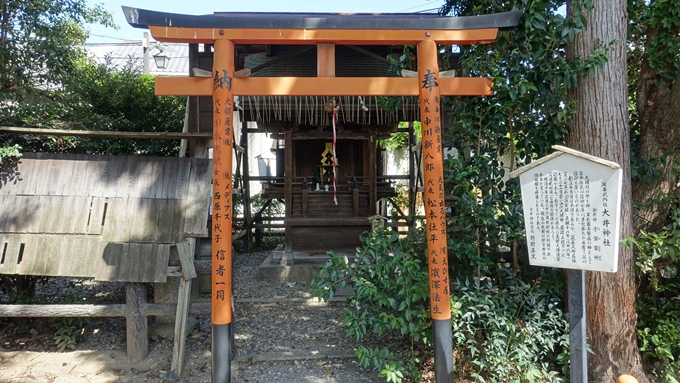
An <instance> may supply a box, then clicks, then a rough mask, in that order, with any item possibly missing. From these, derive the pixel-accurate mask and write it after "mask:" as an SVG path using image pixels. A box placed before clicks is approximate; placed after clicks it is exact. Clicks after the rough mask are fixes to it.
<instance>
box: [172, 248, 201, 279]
mask: <svg viewBox="0 0 680 383" xmlns="http://www.w3.org/2000/svg"><path fill="white" fill-rule="evenodd" d="M195 243H196V240H195V239H193V238H192V239H191V241H190V240H186V241H182V242H178V243H177V245H176V246H177V253H178V254H179V260H180V262H181V264H182V278H183V279H184V280H190V279H192V278H196V270H195V269H194V252H193V250H194V246H195Z"/></svg>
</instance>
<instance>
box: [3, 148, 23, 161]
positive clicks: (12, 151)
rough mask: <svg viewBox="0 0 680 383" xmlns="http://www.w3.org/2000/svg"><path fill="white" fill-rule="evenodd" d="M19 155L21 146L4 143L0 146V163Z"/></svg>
mask: <svg viewBox="0 0 680 383" xmlns="http://www.w3.org/2000/svg"><path fill="white" fill-rule="evenodd" d="M19 157H21V146H19V145H16V144H15V145H8V144H4V145H3V146H0V165H2V164H3V163H4V162H5V161H6V160H9V159H13V158H19Z"/></svg>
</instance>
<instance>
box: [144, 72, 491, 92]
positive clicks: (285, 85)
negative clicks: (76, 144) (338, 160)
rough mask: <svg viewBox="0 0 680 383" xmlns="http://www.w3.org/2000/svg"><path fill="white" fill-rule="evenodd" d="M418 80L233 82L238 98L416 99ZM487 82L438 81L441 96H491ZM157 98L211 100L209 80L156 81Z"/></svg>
mask: <svg viewBox="0 0 680 383" xmlns="http://www.w3.org/2000/svg"><path fill="white" fill-rule="evenodd" d="M419 81H420V80H419V79H417V78H405V77H247V78H234V79H233V83H232V84H233V88H234V93H235V94H239V95H240V96H357V95H361V96H417V95H418V89H420V83H419ZM492 85H493V83H492V81H491V79H490V78H474V77H453V78H440V79H439V88H440V89H441V95H442V96H490V95H492V94H493V92H491V87H492ZM156 95H157V96H210V95H212V79H211V78H202V77H156Z"/></svg>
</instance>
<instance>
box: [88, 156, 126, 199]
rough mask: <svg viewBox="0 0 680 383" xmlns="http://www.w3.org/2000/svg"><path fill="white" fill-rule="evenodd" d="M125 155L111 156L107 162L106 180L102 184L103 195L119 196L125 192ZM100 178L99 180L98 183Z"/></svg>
mask: <svg viewBox="0 0 680 383" xmlns="http://www.w3.org/2000/svg"><path fill="white" fill-rule="evenodd" d="M127 160H128V158H127V157H113V156H112V157H111V158H110V159H109V160H108V161H107V163H106V165H105V166H106V168H107V171H108V174H107V176H108V181H107V182H106V184H105V185H104V191H103V194H102V195H103V196H106V197H120V196H121V195H123V194H124V193H125V186H124V183H125V181H124V180H125V179H126V178H127ZM101 181H102V180H99V183H102V182H101ZM95 182H97V181H95Z"/></svg>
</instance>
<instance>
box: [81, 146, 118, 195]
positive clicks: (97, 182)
mask: <svg viewBox="0 0 680 383" xmlns="http://www.w3.org/2000/svg"><path fill="white" fill-rule="evenodd" d="M115 159H116V157H114V156H106V157H96V159H92V160H90V161H88V167H87V176H86V178H85V185H84V188H83V193H81V194H80V195H82V196H88V197H89V196H92V197H108V196H109V195H107V193H106V192H107V190H108V187H109V182H110V177H111V171H112V166H113V163H114V162H115Z"/></svg>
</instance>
